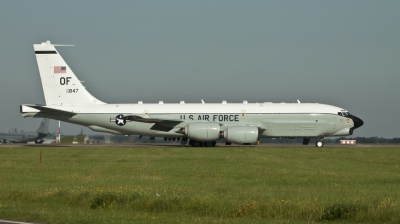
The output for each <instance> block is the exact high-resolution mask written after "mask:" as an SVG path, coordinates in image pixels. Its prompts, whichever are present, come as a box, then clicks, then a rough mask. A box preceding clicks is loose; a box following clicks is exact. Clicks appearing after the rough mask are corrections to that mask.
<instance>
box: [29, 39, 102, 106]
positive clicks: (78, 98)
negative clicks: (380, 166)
mask: <svg viewBox="0 0 400 224" xmlns="http://www.w3.org/2000/svg"><path fill="white" fill-rule="evenodd" d="M54 46H56V45H52V44H51V43H50V41H46V42H43V43H41V44H34V45H33V47H34V49H35V54H36V60H37V63H38V67H39V73H40V78H41V80H42V87H43V92H44V98H45V100H46V105H47V106H50V105H94V104H105V103H104V102H102V101H100V100H98V99H96V98H95V97H93V96H92V95H91V94H90V93H89V92H88V91H87V90H86V89H85V87H84V86H83V85H82V83H81V82H80V81H79V80H78V78H77V77H76V76H75V74H74V72H72V70H71V69H70V68H69V67H68V65H67V63H65V61H64V59H63V58H62V57H61V55H60V54H59V53H58V51H57V50H56V48H55V47H54Z"/></svg>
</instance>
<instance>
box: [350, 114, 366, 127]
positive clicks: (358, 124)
mask: <svg viewBox="0 0 400 224" xmlns="http://www.w3.org/2000/svg"><path fill="white" fill-rule="evenodd" d="M348 118H350V119H352V120H353V122H354V127H353V129H356V128H359V127H361V126H363V125H364V121H363V120H361V119H360V118H358V117H356V116H354V115H351V114H349V115H348Z"/></svg>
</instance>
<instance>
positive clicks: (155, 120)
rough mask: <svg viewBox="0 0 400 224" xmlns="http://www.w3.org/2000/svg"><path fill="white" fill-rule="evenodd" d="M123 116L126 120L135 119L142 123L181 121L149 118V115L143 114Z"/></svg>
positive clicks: (179, 121)
mask: <svg viewBox="0 0 400 224" xmlns="http://www.w3.org/2000/svg"><path fill="white" fill-rule="evenodd" d="M124 118H125V119H126V120H128V121H137V122H143V123H176V124H180V123H182V122H183V121H181V120H172V119H160V118H150V117H144V116H139V115H127V116H124Z"/></svg>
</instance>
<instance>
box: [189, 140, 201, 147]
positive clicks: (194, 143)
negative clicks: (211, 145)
mask: <svg viewBox="0 0 400 224" xmlns="http://www.w3.org/2000/svg"><path fill="white" fill-rule="evenodd" d="M192 146H193V147H202V146H203V143H202V142H199V141H195V140H194V141H193V142H192Z"/></svg>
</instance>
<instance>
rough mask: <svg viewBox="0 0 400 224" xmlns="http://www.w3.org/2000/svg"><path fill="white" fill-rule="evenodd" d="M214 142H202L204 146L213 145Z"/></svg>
mask: <svg viewBox="0 0 400 224" xmlns="http://www.w3.org/2000/svg"><path fill="white" fill-rule="evenodd" d="M215 144H216V142H203V146H204V147H214V146H215Z"/></svg>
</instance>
